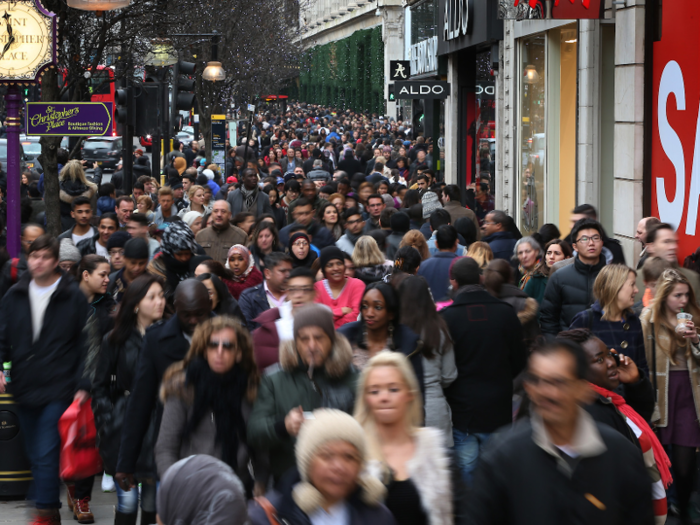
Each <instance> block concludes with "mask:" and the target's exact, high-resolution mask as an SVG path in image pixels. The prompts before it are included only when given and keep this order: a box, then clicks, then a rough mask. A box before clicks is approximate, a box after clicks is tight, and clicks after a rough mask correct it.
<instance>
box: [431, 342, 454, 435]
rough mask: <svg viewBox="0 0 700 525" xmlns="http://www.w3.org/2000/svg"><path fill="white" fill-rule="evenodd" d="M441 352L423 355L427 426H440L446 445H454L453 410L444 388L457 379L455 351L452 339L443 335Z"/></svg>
mask: <svg viewBox="0 0 700 525" xmlns="http://www.w3.org/2000/svg"><path fill="white" fill-rule="evenodd" d="M441 340H442V342H443V343H442V345H441V348H440V350H441V352H442V353H441V354H439V353H437V352H436V353H435V357H433V358H432V359H427V358H426V357H423V383H425V426H426V427H435V428H439V429H440V430H441V431H442V433H443V434H444V436H445V445H446V446H447V447H452V446H454V442H453V440H452V411H451V410H450V405H448V404H447V400H446V399H445V394H444V392H443V390H442V389H443V388H447V387H448V386H450V385H451V384H452V383H453V382H454V380H455V379H457V365H456V364H455V352H454V348H453V346H452V343H451V342H450V341H446V340H445V336H444V334H443V335H442V336H441Z"/></svg>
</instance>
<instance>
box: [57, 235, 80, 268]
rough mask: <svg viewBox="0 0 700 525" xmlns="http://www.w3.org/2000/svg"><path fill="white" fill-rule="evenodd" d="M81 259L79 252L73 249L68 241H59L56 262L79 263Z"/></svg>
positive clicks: (71, 243) (72, 245)
mask: <svg viewBox="0 0 700 525" xmlns="http://www.w3.org/2000/svg"><path fill="white" fill-rule="evenodd" d="M82 258H83V257H82V256H81V255H80V250H78V248H76V247H75V244H73V241H71V240H70V239H61V246H60V248H59V249H58V262H63V261H71V262H74V263H79V262H80V259H82Z"/></svg>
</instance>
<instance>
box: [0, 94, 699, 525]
mask: <svg viewBox="0 0 700 525" xmlns="http://www.w3.org/2000/svg"><path fill="white" fill-rule="evenodd" d="M245 131H246V133H245V135H244V134H242V133H241V134H239V136H241V137H242V138H241V139H240V140H239V141H238V143H236V144H233V145H232V146H231V148H230V150H229V152H228V156H227V158H226V163H225V165H222V166H219V165H216V164H211V163H207V161H206V152H205V144H203V143H200V142H199V141H194V142H192V143H191V144H190V145H189V146H187V147H185V146H184V145H182V144H178V143H177V141H174V142H175V146H176V147H175V150H174V151H173V152H171V153H170V154H169V155H168V157H167V158H166V161H165V167H164V168H163V173H164V175H165V179H166V180H167V184H166V185H164V186H162V187H161V186H160V184H159V181H158V180H156V179H153V178H151V177H150V176H149V175H146V174H144V175H141V176H139V177H137V178H135V181H134V184H133V187H132V188H125V187H123V184H124V177H123V174H122V173H121V172H120V171H117V172H116V173H115V174H114V175H113V176H112V179H111V181H110V182H105V183H102V182H101V180H102V175H101V171H100V170H99V167H97V168H96V169H95V171H94V172H93V174H92V175H90V176H88V175H86V172H85V170H84V166H83V165H82V164H81V162H80V161H78V160H68V159H67V158H65V152H62V153H61V160H62V167H61V171H60V181H61V182H60V183H61V206H62V208H61V219H62V223H63V227H64V233H63V234H61V235H60V236H59V237H58V238H54V237H52V236H51V235H48V234H46V233H45V227H44V226H43V222H42V215H41V213H37V214H35V215H33V216H32V217H31V220H30V217H27V218H26V220H25V221H24V225H23V227H22V238H21V241H22V242H21V245H22V252H21V254H20V255H19V257H17V258H13V259H8V260H6V262H5V263H4V266H3V268H2V272H1V273H0V296H2V299H1V300H0V362H11V368H10V369H8V374H7V377H5V376H3V375H2V374H0V391H5V390H6V389H7V390H8V391H9V392H10V393H11V394H12V395H13V397H14V399H15V400H16V402H17V403H18V406H19V408H20V411H19V414H20V422H21V427H22V432H23V436H24V440H25V447H26V450H27V456H28V458H29V461H30V463H31V470H32V476H33V484H32V489H31V493H30V494H29V495H28V498H29V499H31V500H32V501H33V502H34V506H35V508H36V511H35V514H33V516H32V523H41V524H44V525H48V524H52V523H58V522H60V515H59V514H58V509H59V508H60V507H61V501H60V499H61V498H60V489H61V480H59V476H58V464H59V449H60V446H59V443H60V438H59V435H58V430H57V422H58V419H59V418H60V417H61V415H62V414H63V412H64V411H65V410H66V409H67V407H68V406H69V405H70V404H71V403H72V402H75V401H78V402H80V403H86V402H89V403H90V404H91V407H92V410H93V413H94V419H95V425H96V428H97V433H98V444H97V445H98V448H99V452H100V456H101V458H102V461H103V469H104V476H103V485H105V488H106V490H112V487H110V482H111V481H110V480H111V479H112V478H113V490H115V491H116V501H115V503H116V508H115V524H116V525H133V524H135V523H136V521H137V518H138V515H139V514H138V513H139V509H138V507H139V505H140V507H141V511H140V516H141V523H142V524H144V525H147V524H152V523H156V522H158V523H160V524H164V525H175V524H179V523H187V524H197V523H205V522H206V523H219V522H221V523H223V522H227V523H234V524H239V523H240V524H243V523H246V520H248V522H250V523H252V524H256V525H257V524H265V525H267V524H270V525H275V524H277V523H287V524H290V525H291V524H295V525H296V524H313V525H319V524H330V523H333V524H341V525H350V524H352V525H359V524H363V525H364V524H366V525H372V524H377V525H379V524H382V525H383V524H390V523H396V524H397V525H428V524H430V525H450V524H453V523H457V524H519V523H523V524H526V523H547V524H550V523H551V524H555V523H556V524H560V523H596V524H601V525H606V524H635V525H636V524H652V523H656V524H663V523H665V521H666V518H667V515H668V514H669V510H671V511H672V513H673V514H677V515H678V516H679V517H680V518H681V519H683V520H686V522H688V523H689V522H690V521H689V520H690V519H691V518H692V517H694V514H693V513H694V512H695V510H694V507H693V504H692V500H691V494H692V493H693V491H694V488H695V477H696V474H697V464H696V453H697V448H698V447H699V446H700V426H699V424H698V418H699V417H700V401H699V400H700V386H698V384H700V383H699V378H698V377H697V375H698V363H700V337H699V335H698V330H697V328H696V327H695V325H694V321H695V320H697V319H699V318H700V317H699V316H700V307H699V306H698V302H697V293H698V292H699V291H700V289H699V286H700V277H699V276H698V274H696V273H695V272H694V271H693V270H691V269H688V268H682V267H679V265H678V261H677V239H676V233H675V228H674V227H673V226H672V225H669V224H665V223H662V222H660V221H659V220H658V219H656V218H653V217H649V218H645V219H644V220H642V221H641V222H640V224H639V227H638V230H639V231H638V240H639V241H640V242H641V243H642V247H643V251H642V253H641V258H640V262H639V265H638V267H637V268H632V267H630V266H628V265H627V264H626V261H625V257H624V255H623V251H622V249H621V246H620V244H619V243H618V242H617V241H615V240H614V239H611V238H609V237H608V236H607V234H606V232H605V230H604V229H603V227H602V226H601V224H600V222H598V220H597V216H596V210H595V209H594V208H593V207H592V206H590V205H586V204H584V205H580V206H577V207H576V208H575V209H574V210H572V214H571V225H570V233H569V234H568V235H567V236H565V237H563V236H562V235H561V233H560V230H559V228H558V227H557V225H554V224H545V225H544V226H542V227H541V228H540V229H539V231H537V233H535V234H533V235H532V236H525V237H523V236H522V235H521V234H520V232H519V231H518V228H517V227H516V225H515V222H514V220H513V219H512V218H511V217H510V216H508V215H507V214H506V213H504V212H503V211H500V210H497V209H494V206H493V198H492V197H488V196H489V195H490V194H491V191H492V190H491V188H490V184H491V179H492V177H493V173H492V172H489V171H488V167H489V163H488V162H486V164H485V166H486V169H483V170H482V172H481V179H480V184H479V186H478V188H473V187H470V188H467V189H463V188H460V187H459V186H457V185H454V184H445V183H444V182H442V181H441V180H440V166H439V164H440V159H438V158H434V157H433V149H432V145H431V143H430V140H425V139H424V138H423V136H421V135H418V136H414V135H415V134H414V133H413V132H412V130H411V129H410V127H409V126H408V125H406V124H402V123H400V122H395V121H393V120H390V119H384V118H377V117H369V116H365V115H361V114H356V113H353V112H351V111H345V112H340V113H335V112H333V111H331V110H329V109H327V108H321V107H318V106H309V105H304V104H301V105H292V106H290V108H289V109H288V110H287V111H286V113H282V112H280V111H276V110H270V111H268V112H267V113H264V114H259V115H257V116H256V117H255V118H254V119H253V121H252V125H251V126H250V128H249V129H246V130H245ZM136 156H137V163H136V166H140V167H144V166H146V164H147V159H146V157H144V156H143V155H142V154H141V152H140V151H137V153H136ZM487 160H488V159H487ZM491 165H492V164H491ZM135 171H136V170H135ZM28 195H29V198H35V199H38V200H40V199H41V188H40V187H39V184H38V183H37V182H32V183H30V184H29V188H28ZM33 195H34V196H35V197H32V196H33ZM465 203H466V205H465ZM94 479H95V476H90V477H88V478H87V479H80V480H75V479H74V480H63V481H65V483H66V484H67V500H68V505H69V507H70V508H71V509H72V512H73V514H74V517H75V518H76V520H77V521H78V522H79V523H92V522H93V521H94V515H93V513H92V509H91V507H90V501H91V497H92V492H93V490H94V489H93V483H94Z"/></svg>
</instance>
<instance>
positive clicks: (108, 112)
mask: <svg viewBox="0 0 700 525" xmlns="http://www.w3.org/2000/svg"><path fill="white" fill-rule="evenodd" d="M25 114H26V116H27V126H26V130H27V135H41V136H60V137H71V136H72V137H92V136H98V135H107V134H108V133H111V131H112V115H113V114H114V105H113V104H112V103H111V102H65V103H64V102H27V110H26V111H25Z"/></svg>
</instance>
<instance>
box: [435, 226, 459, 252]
mask: <svg viewBox="0 0 700 525" xmlns="http://www.w3.org/2000/svg"><path fill="white" fill-rule="evenodd" d="M457 239H458V237H457V230H455V227H454V226H452V225H451V224H444V225H442V226H440V227H439V228H438V231H437V234H435V244H436V246H437V248H438V250H451V249H452V248H454V246H455V242H457Z"/></svg>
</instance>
